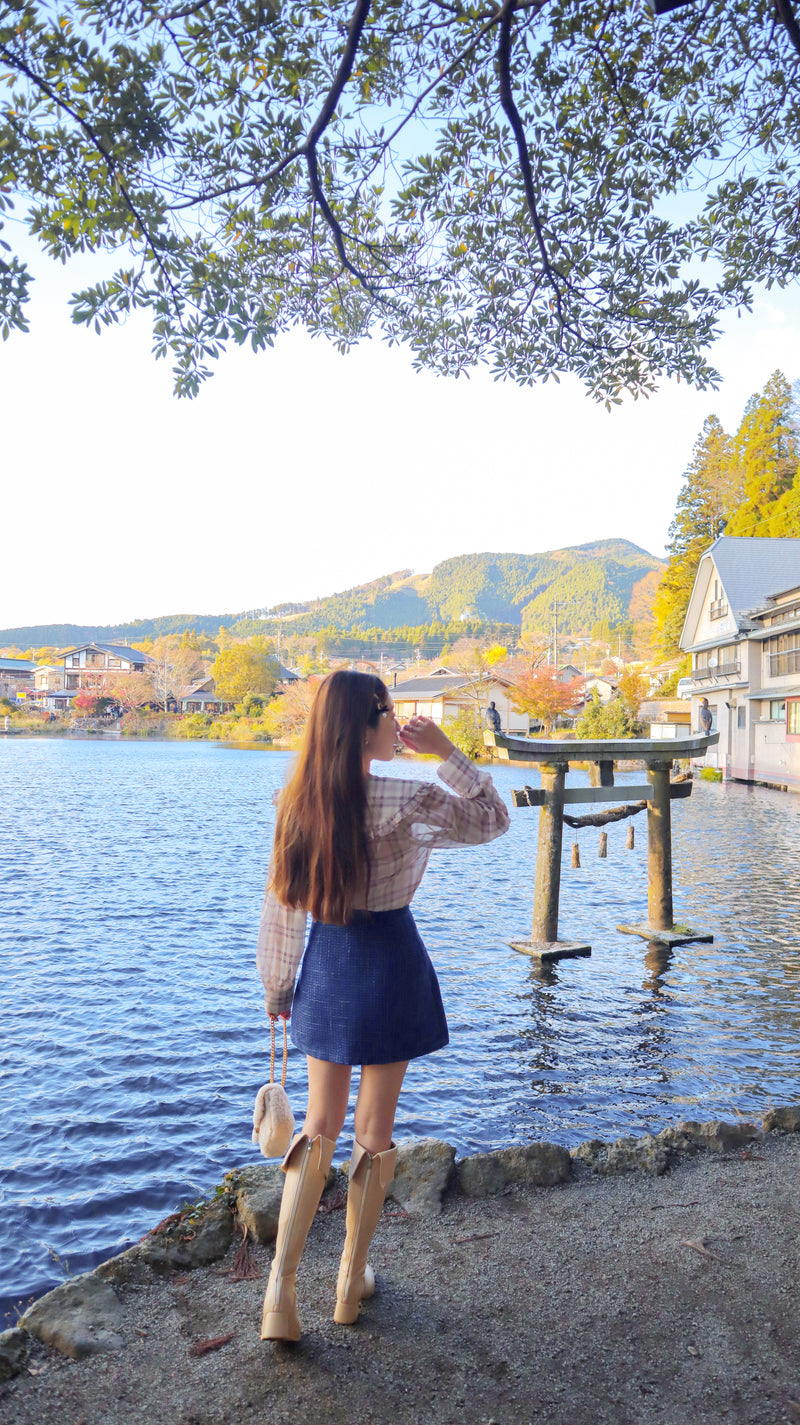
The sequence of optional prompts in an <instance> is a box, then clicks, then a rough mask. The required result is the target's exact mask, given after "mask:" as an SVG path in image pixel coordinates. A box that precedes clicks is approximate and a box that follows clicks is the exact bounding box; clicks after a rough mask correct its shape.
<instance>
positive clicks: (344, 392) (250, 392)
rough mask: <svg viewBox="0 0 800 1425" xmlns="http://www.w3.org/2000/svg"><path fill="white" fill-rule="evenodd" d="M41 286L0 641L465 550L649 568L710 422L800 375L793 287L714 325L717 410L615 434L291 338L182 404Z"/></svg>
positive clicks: (143, 320) (678, 409)
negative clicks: (609, 548) (583, 547)
mask: <svg viewBox="0 0 800 1425" xmlns="http://www.w3.org/2000/svg"><path fill="white" fill-rule="evenodd" d="M35 265H36V271H37V273H38V281H37V284H36V289H35V293H36V295H35V297H34V301H33V304H32V308H31V328H32V329H31V332H30V334H29V335H27V336H19V335H15V336H12V337H11V338H10V339H9V340H8V341H7V342H5V343H4V344H2V345H1V346H0V402H1V405H0V410H1V411H2V431H3V434H2V446H1V447H0V449H1V450H2V485H1V486H0V491H1V493H0V510H1V511H2V529H3V534H4V538H3V541H2V543H3V579H2V582H1V583H0V590H1V593H0V628H10V627H15V626H19V625H26V624H37V623H51V622H58V623H61V622H76V623H101V624H106V623H114V622H122V621H126V620H129V619H134V618H146V617H151V616H155V615H158V614H171V613H184V612H185V613H226V612H232V613H235V612H238V611H241V610H244V609H249V608H254V607H261V606H265V605H269V604H273V603H277V602H281V601H284V600H290V599H307V598H314V597H315V596H317V595H324V594H329V593H333V592H335V591H339V590H342V589H346V588H349V587H351V586H352V585H354V584H358V583H362V582H365V581H366V580H368V579H372V578H376V577H377V576H379V575H381V574H385V573H389V572H391V571H393V570H396V569H402V568H411V569H413V570H415V572H417V573H423V572H426V571H428V570H430V569H431V568H432V567H433V565H434V564H436V563H438V562H439V561H441V560H442V559H447V558H449V557H450V556H452V555H456V554H468V553H473V552H476V551H480V550H495V551H516V552H523V553H534V552H536V551H539V550H545V549H552V548H558V547H560V546H563V545H571V544H582V543H586V542H587V541H590V540H595V539H604V538H611V537H621V538H625V539H629V540H632V541H633V542H634V543H635V544H638V545H641V546H642V547H643V548H644V549H646V550H648V551H649V552H650V553H652V554H656V555H663V553H664V543H665V539H666V537H667V528H668V526H669V523H670V520H671V518H672V515H673V513H674V508H675V500H676V497H677V494H678V491H679V488H680V483H681V475H682V473H683V471H684V469H685V468H686V465H687V463H688V460H689V457H690V454H691V450H692V446H693V443H694V440H695V437H696V436H697V433H698V432H699V430H700V427H701V426H702V423H703V420H704V419H705V417H706V415H708V414H709V413H710V412H711V411H715V412H716V413H717V414H718V415H719V417H720V419H721V420H722V422H723V424H724V425H725V426H726V428H727V429H729V430H730V429H735V428H736V426H737V425H738V423H739V420H740V418H741V415H742V410H743V407H744V403H745V401H746V400H747V398H748V396H749V395H750V394H751V393H752V392H753V391H755V390H759V389H761V388H762V387H763V385H764V383H765V381H766V380H767V378H768V377H769V375H770V373H771V372H772V371H773V370H775V368H776V367H780V368H781V369H782V370H783V371H784V373H785V374H786V376H787V377H788V378H789V380H790V381H791V380H794V379H795V378H796V377H797V376H798V375H800V295H798V290H797V288H795V289H792V291H790V292H784V293H780V292H775V291H773V292H772V293H770V294H765V295H764V296H762V297H761V298H760V299H759V301H758V303H757V306H756V309H755V312H754V315H753V316H752V317H748V316H743V317H742V318H741V319H737V318H736V317H735V316H733V317H731V318H730V320H729V321H728V324H727V331H726V334H725V336H724V337H723V338H722V340H721V341H720V342H719V344H718V346H717V348H716V349H715V351H714V353H713V359H714V361H715V364H716V365H717V367H718V368H719V370H720V371H721V373H722V376H723V378H724V380H723V385H722V388H721V389H720V390H719V391H717V392H706V393H702V392H697V391H693V390H691V389H690V388H687V387H685V386H678V385H676V384H673V383H669V384H665V386H664V387H663V389H662V390H661V392H660V393H659V394H658V395H657V396H656V397H654V398H651V399H650V400H649V401H641V400H640V401H639V402H636V403H635V402H633V401H629V402H627V403H626V404H625V405H624V406H623V407H621V408H617V409H616V410H614V411H613V412H611V413H608V412H606V411H605V410H604V409H603V408H598V407H597V406H595V404H594V403H593V402H592V401H591V400H590V399H589V398H588V397H587V396H586V395H585V394H584V393H583V390H582V388H580V387H579V386H578V385H577V383H576V382H574V381H573V380H571V379H570V380H564V381H563V382H562V383H561V384H560V385H554V384H552V383H548V384H547V385H546V386H538V387H533V388H518V387H515V386H513V385H510V384H500V385H497V384H494V383H493V382H492V380H491V377H490V376H489V375H488V374H486V373H478V374H477V375H475V376H474V377H473V378H471V379H470V380H469V381H465V380H463V379H461V380H458V381H454V380H444V379H442V378H440V377H435V376H432V375H428V374H422V375H417V374H415V373H414V372H413V371H412V369H411V361H410V358H409V357H408V355H407V354H405V353H404V352H402V351H400V350H397V349H394V350H390V349H389V348H388V347H386V346H384V345H382V344H381V343H379V342H377V341H372V342H368V343H366V344H364V345H363V346H362V347H361V348H360V349H358V350H357V351H355V352H354V353H352V354H351V355H350V356H347V357H341V356H339V355H338V354H337V353H336V352H335V351H334V350H333V349H332V348H331V347H328V346H325V345H323V343H321V342H319V341H315V342H312V341H310V340H309V339H308V338H307V337H306V336H305V335H304V334H303V333H301V332H296V333H293V334H291V335H289V336H286V337H283V338H281V339H280V340H279V341H278V343H277V344H276V346H275V347H274V348H273V349H272V350H270V351H267V352H266V353H265V354H264V353H262V354H259V355H253V354H252V353H250V352H245V351H242V350H238V349H232V350H230V351H229V352H228V353H227V354H226V355H225V356H224V357H223V358H222V359H221V360H220V361H219V362H218V364H217V366H216V371H215V375H214V376H213V378H212V379H211V380H210V381H209V382H208V383H207V384H206V385H205V387H204V388H203V390H202V391H201V394H200V396H199V398H198V399H197V400H195V401H192V402H190V401H178V400H176V399H175V398H174V397H173V396H172V394H171V389H172V383H171V373H170V369H169V366H168V364H167V363H166V362H163V361H162V362H155V361H154V359H153V357H152V356H151V354H150V323H149V320H148V318H147V317H146V316H143V315H139V316H137V317H136V318H135V319H133V320H132V321H131V322H130V323H129V324H128V325H127V326H126V327H124V328H112V329H108V330H105V331H104V332H103V333H102V335H101V336H96V335H95V334H94V333H93V332H88V331H86V330H84V329H83V328H77V327H75V326H73V324H72V323H71V321H70V317H69V311H68V307H67V297H68V294H69V292H70V291H71V290H72V285H75V286H79V285H82V284H83V283H84V282H85V281H86V280H88V278H89V273H90V269H89V268H88V266H84V267H83V270H82V271H81V270H80V268H78V269H76V270H75V274H74V277H73V275H72V273H71V270H70V269H64V268H62V267H60V266H58V265H56V264H52V263H49V262H47V261H46V260H45V259H44V258H41V257H39V258H38V259H37V260H36V264H35Z"/></svg>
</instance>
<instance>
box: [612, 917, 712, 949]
mask: <svg viewBox="0 0 800 1425" xmlns="http://www.w3.org/2000/svg"><path fill="white" fill-rule="evenodd" d="M617 930H618V931H619V932H620V934H622V935H641V937H642V939H643V940H657V941H658V942H659V943H660V944H661V945H691V944H693V943H695V942H699V943H702V944H704V945H711V944H712V943H713V940H714V937H713V935H709V934H707V932H706V931H705V930H693V929H692V927H691V926H690V925H673V926H672V928H671V929H670V930H662V929H661V928H660V927H659V926H657V925H648V923H647V921H646V920H642V921H638V922H637V923H636V924H635V925H618V926H617Z"/></svg>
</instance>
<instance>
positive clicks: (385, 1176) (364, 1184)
mask: <svg viewBox="0 0 800 1425" xmlns="http://www.w3.org/2000/svg"><path fill="white" fill-rule="evenodd" d="M396 1163H397V1148H396V1147H395V1145H394V1144H392V1146H391V1148H387V1149H385V1150H384V1152H382V1153H369V1152H367V1149H366V1148H364V1147H362V1145H361V1144H360V1143H358V1142H356V1143H355V1144H354V1146H353V1155H352V1157H351V1159H350V1183H349V1187H348V1190H347V1235H346V1237H345V1244H344V1251H343V1253H342V1260H341V1263H340V1265H339V1279H338V1281H337V1284H336V1310H335V1312H334V1317H333V1319H334V1321H337V1322H338V1323H339V1325H341V1326H350V1325H352V1324H353V1322H354V1321H355V1320H357V1318H358V1312H359V1306H360V1303H361V1302H362V1301H363V1300H364V1299H365V1298H366V1297H370V1296H372V1293H373V1292H374V1290H375V1277H374V1274H373V1272H372V1268H371V1267H370V1266H369V1265H368V1263H367V1253H368V1251H369V1246H370V1243H371V1241H372V1238H373V1236H374V1233H375V1228H376V1227H377V1225H378V1220H379V1218H380V1215H381V1210H382V1208H383V1203H384V1199H385V1197H386V1191H387V1188H388V1187H389V1185H390V1184H391V1182H392V1180H393V1178H394V1173H395V1166H396Z"/></svg>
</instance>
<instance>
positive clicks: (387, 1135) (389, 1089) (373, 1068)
mask: <svg viewBox="0 0 800 1425" xmlns="http://www.w3.org/2000/svg"><path fill="white" fill-rule="evenodd" d="M407 1068H408V1060H407V1059H406V1060H404V1061H403V1062H402V1063H399V1064H364V1066H363V1068H362V1070H361V1083H360V1084H359V1088H358V1099H357V1100H356V1112H355V1137H356V1142H357V1143H360V1144H361V1146H362V1148H366V1150H367V1152H368V1153H382V1152H384V1150H385V1149H386V1148H390V1147H391V1146H392V1129H393V1128H394V1116H395V1113H396V1112H397V1100H398V1099H399V1097H400V1090H401V1088H402V1087H403V1079H404V1077H405V1072H406V1069H407Z"/></svg>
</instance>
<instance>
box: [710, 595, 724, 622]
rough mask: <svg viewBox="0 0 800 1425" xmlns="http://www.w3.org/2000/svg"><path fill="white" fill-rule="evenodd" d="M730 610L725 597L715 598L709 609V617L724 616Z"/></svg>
mask: <svg viewBox="0 0 800 1425" xmlns="http://www.w3.org/2000/svg"><path fill="white" fill-rule="evenodd" d="M727 612H728V605H727V604H726V602H725V600H724V599H714V601H713V603H712V605H711V608H710V609H709V611H708V617H709V618H724V617H725V615H726V613H727Z"/></svg>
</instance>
